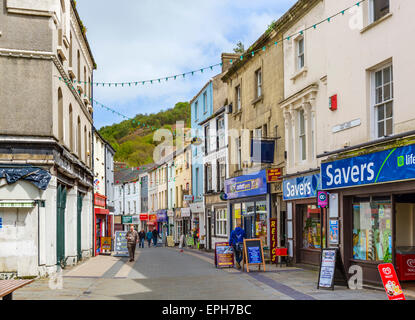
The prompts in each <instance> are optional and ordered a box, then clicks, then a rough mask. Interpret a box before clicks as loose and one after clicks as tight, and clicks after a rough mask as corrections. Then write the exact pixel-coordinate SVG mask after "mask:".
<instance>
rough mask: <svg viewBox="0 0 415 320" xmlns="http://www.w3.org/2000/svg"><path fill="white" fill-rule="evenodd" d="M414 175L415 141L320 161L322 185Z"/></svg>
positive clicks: (329, 186) (365, 182) (326, 187)
mask: <svg viewBox="0 0 415 320" xmlns="http://www.w3.org/2000/svg"><path fill="white" fill-rule="evenodd" d="M410 179H415V144H411V145H407V146H404V147H399V148H394V149H389V150H384V151H380V152H375V153H370V154H366V155H362V156H358V157H353V158H348V159H342V160H337V161H333V162H326V163H322V164H321V180H322V189H323V190H330V189H338V188H347V187H355V186H361V185H369V184H377V183H386V182H393V181H402V180H410Z"/></svg>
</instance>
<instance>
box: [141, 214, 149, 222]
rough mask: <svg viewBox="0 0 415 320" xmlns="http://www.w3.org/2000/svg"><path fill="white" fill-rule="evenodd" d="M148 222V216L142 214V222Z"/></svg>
mask: <svg viewBox="0 0 415 320" xmlns="http://www.w3.org/2000/svg"><path fill="white" fill-rule="evenodd" d="M147 220H148V214H147V213H142V214H140V221H147Z"/></svg>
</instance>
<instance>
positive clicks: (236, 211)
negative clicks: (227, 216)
mask: <svg viewBox="0 0 415 320" xmlns="http://www.w3.org/2000/svg"><path fill="white" fill-rule="evenodd" d="M232 209H233V212H232V217H233V221H232V222H233V225H232V228H233V229H235V228H236V227H237V226H238V224H240V225H241V226H243V225H242V215H241V204H240V203H235V204H234V205H233V206H232Z"/></svg>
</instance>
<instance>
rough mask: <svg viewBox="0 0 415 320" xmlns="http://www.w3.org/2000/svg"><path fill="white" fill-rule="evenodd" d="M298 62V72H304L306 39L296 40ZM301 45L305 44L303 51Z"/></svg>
mask: <svg viewBox="0 0 415 320" xmlns="http://www.w3.org/2000/svg"><path fill="white" fill-rule="evenodd" d="M295 41H296V61H297V71H300V70H302V69H303V68H304V67H305V39H304V37H299V38H297V39H296V40H295ZM300 43H302V44H303V46H302V47H303V48H302V49H303V50H302V51H300V49H301V47H300Z"/></svg>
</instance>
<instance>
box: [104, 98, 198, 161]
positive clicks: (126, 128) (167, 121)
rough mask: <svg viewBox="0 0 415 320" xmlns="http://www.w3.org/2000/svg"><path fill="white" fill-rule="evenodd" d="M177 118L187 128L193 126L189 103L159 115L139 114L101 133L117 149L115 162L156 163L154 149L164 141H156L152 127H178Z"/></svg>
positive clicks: (161, 112)
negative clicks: (154, 161)
mask: <svg viewBox="0 0 415 320" xmlns="http://www.w3.org/2000/svg"><path fill="white" fill-rule="evenodd" d="M177 121H184V123H185V127H190V105H189V103H188V102H179V103H177V104H176V105H175V106H174V108H172V109H168V110H166V111H160V112H159V113H155V114H138V115H136V116H135V118H134V119H131V120H125V121H122V122H120V123H117V124H113V125H111V126H105V127H102V128H101V129H100V130H99V133H100V134H101V135H102V137H103V138H104V139H105V140H107V141H108V142H109V143H110V144H111V145H112V147H113V148H114V149H115V150H116V154H115V161H122V162H126V163H127V164H128V165H129V166H140V165H144V164H149V163H152V162H153V158H152V157H153V150H154V148H155V147H156V145H157V144H158V143H160V142H154V141H153V133H154V131H153V130H152V129H151V128H152V127H154V128H165V129H170V130H174V129H175V126H176V122H177ZM143 124H144V126H143ZM147 125H148V126H149V127H150V128H148V127H147Z"/></svg>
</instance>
